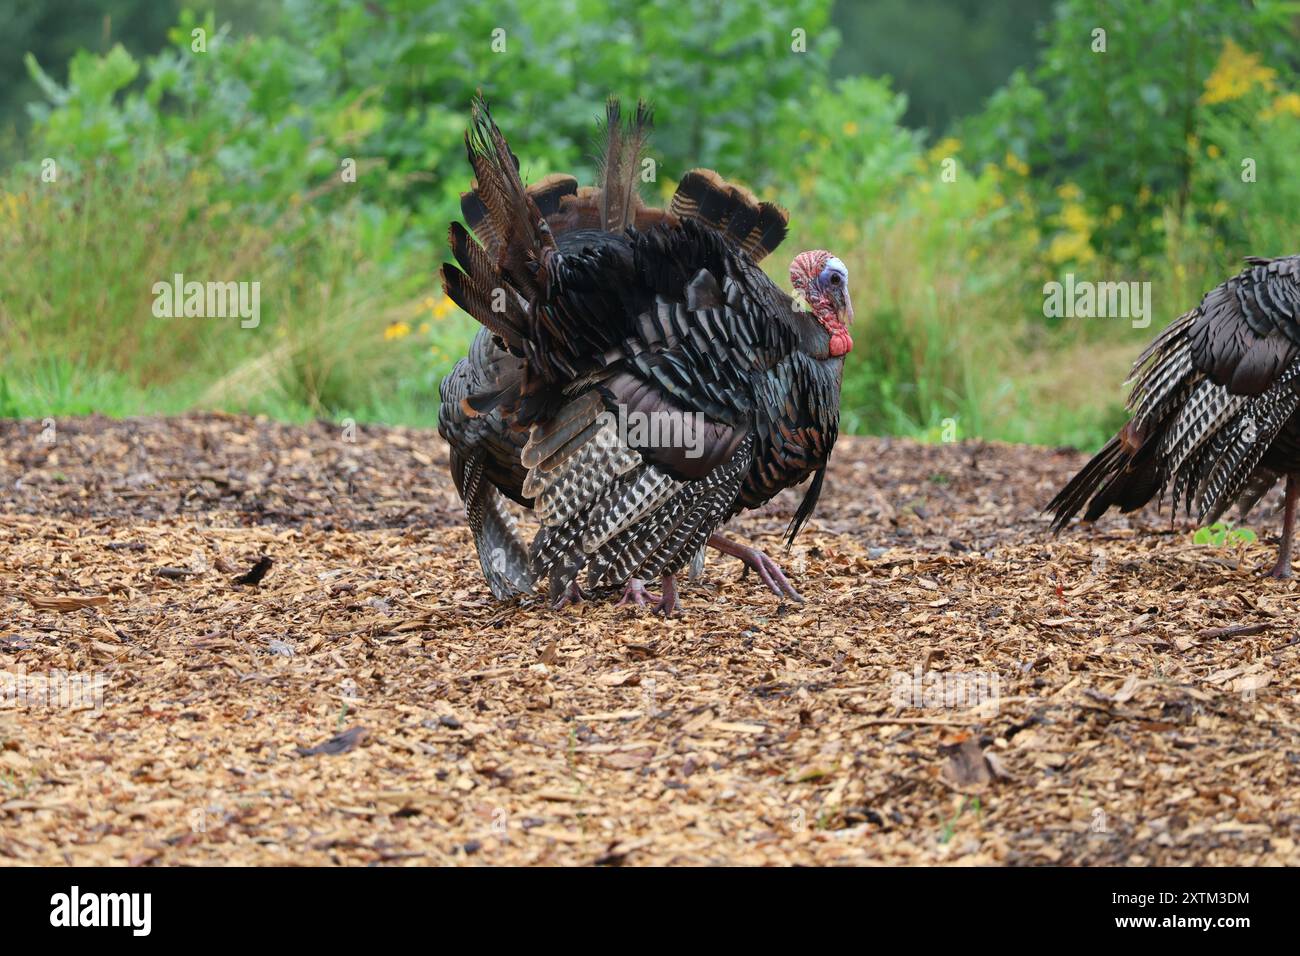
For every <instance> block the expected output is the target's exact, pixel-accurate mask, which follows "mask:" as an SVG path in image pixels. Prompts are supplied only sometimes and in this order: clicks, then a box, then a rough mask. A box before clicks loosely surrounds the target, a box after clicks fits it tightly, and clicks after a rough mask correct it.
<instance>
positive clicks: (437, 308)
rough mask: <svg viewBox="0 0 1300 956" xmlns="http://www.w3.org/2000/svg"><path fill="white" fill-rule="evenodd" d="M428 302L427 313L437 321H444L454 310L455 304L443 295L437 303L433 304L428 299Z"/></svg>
mask: <svg viewBox="0 0 1300 956" xmlns="http://www.w3.org/2000/svg"><path fill="white" fill-rule="evenodd" d="M429 302H430V305H429V311H430V312H432V313H433V317H434V318H435V319H437V320H442V319H445V318H446V317H447V316H448V315H450V314H451V312H452V311H453V310H454V309H455V308H456V303H455V302H453V301H451V299H450V298H449V297H448V296H447V295H445V294H444V295H443V297H442V298H441V299H440V300H439V301H437V302H434V301H433V300H432V299H430V300H429Z"/></svg>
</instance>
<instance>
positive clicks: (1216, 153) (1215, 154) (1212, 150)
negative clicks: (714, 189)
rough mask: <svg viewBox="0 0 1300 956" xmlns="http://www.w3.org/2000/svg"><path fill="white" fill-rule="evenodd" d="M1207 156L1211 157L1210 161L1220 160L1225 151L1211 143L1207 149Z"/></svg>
mask: <svg viewBox="0 0 1300 956" xmlns="http://www.w3.org/2000/svg"><path fill="white" fill-rule="evenodd" d="M1205 155H1206V156H1208V157H1210V159H1218V158H1219V157H1220V156H1222V155H1223V150H1221V149H1219V147H1218V146H1216V145H1214V144H1213V143H1211V144H1210V145H1209V146H1207V147H1205Z"/></svg>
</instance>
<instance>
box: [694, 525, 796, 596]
mask: <svg viewBox="0 0 1300 956" xmlns="http://www.w3.org/2000/svg"><path fill="white" fill-rule="evenodd" d="M709 547H711V548H717V549H718V550H719V551H721V552H722V553H723V554H729V555H731V556H732V557H733V558H740V560H741V561H743V562H745V573H746V574H748V573H749V572H750V570H753V571H755V572H757V573H758V579H759V580H760V581H762V582H763V583H764V584H766V585H767V587H768V590H770V591H771V592H772V593H773V594H775V595H776V596H777V597H780V598H787V597H788V598H790V599H791V600H792V601H798V602H799V603H800V604H802V603H803V597H802V596H801V595H800V594H799V592H798V591H796V590H795V589H794V585H793V584H791V583H790V581H789V579H788V578H787V577H786V576H785V573H784V572H783V571H782V570H781V567H780V565H778V564H777V563H776V562H775V561H773V560H772V559H771V558H769V557H768V556H767V555H766V554H764V553H763V552H762V551H759V550H758V548H751V547H749V546H748V545H743V544H741V543H740V542H738V541H732V540H731V539H730V538H728V537H726V536H724V535H720V534H715V535H710V537H709Z"/></svg>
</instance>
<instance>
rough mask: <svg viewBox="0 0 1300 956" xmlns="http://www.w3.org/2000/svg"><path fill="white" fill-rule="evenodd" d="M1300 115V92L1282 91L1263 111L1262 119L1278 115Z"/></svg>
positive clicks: (1274, 117)
mask: <svg viewBox="0 0 1300 956" xmlns="http://www.w3.org/2000/svg"><path fill="white" fill-rule="evenodd" d="M1283 115H1285V116H1300V93H1283V94H1282V95H1281V96H1279V97H1278V98H1277V99H1275V100H1274V101H1273V102H1272V104H1271V105H1270V106H1269V108H1268V109H1266V110H1265V111H1264V113H1263V116H1264V119H1276V118H1277V117H1279V116H1283Z"/></svg>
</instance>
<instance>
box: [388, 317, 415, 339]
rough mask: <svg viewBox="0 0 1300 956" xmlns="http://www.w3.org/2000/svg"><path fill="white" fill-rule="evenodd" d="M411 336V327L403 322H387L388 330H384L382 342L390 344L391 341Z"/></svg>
mask: <svg viewBox="0 0 1300 956" xmlns="http://www.w3.org/2000/svg"><path fill="white" fill-rule="evenodd" d="M410 334H411V327H410V326H409V325H407V324H406V323H405V322H389V323H388V328H386V329H384V341H385V342H391V341H392V340H393V339H404V338H406V337H407V336H408V335H410Z"/></svg>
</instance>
